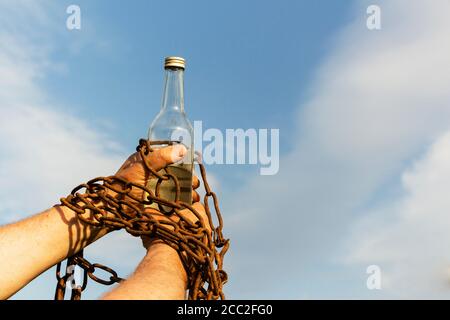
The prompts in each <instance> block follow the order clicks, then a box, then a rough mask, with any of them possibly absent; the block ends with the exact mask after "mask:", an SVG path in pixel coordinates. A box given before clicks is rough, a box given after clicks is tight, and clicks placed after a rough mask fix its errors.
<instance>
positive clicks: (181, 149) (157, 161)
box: [148, 144, 187, 171]
mask: <svg viewBox="0 0 450 320" xmlns="http://www.w3.org/2000/svg"><path fill="white" fill-rule="evenodd" d="M186 153H187V149H186V147H185V146H184V145H182V144H176V145H173V146H168V147H164V148H161V149H154V151H153V152H150V153H149V154H148V160H149V163H150V165H151V166H152V168H153V169H155V170H156V171H158V170H161V169H162V168H165V167H167V166H168V165H169V164H172V163H175V162H178V161H180V160H181V159H183V157H184V156H185V155H186Z"/></svg>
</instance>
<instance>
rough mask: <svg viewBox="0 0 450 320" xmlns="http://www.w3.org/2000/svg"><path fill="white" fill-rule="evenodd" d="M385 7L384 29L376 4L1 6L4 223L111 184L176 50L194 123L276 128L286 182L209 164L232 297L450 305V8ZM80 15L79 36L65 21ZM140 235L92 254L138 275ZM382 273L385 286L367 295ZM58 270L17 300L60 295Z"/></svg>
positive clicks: (0, 215) (155, 106)
mask: <svg viewBox="0 0 450 320" xmlns="http://www.w3.org/2000/svg"><path fill="white" fill-rule="evenodd" d="M375 3H376V4H378V5H379V6H380V8H381V12H382V29H381V30H378V31H369V30H368V29H367V27H366V18H367V14H366V8H367V7H368V5H370V4H372V2H370V1H358V2H356V1H325V0H320V1H288V0H284V1H277V2H275V1H258V2H256V1H246V2H242V1H220V2H219V1H195V2H186V1H171V2H170V3H168V2H167V1H138V0H134V1H129V2H127V3H126V4H125V3H124V2H123V1H118V0H116V1H104V0H96V1H76V2H74V1H57V2H52V1H45V0H42V1H37V2H33V3H31V2H27V1H17V3H15V4H12V3H7V2H6V1H5V2H3V1H2V2H0V9H1V10H0V27H1V29H2V31H1V32H0V42H2V43H3V44H2V45H0V87H1V88H3V89H1V90H0V108H1V109H2V114H3V117H2V121H1V122H0V128H1V129H0V177H1V178H2V180H3V181H10V180H14V181H15V182H14V183H13V184H12V185H11V184H6V183H3V184H1V185H0V189H1V191H0V202H1V203H2V205H0V222H2V223H6V222H11V221H14V220H16V219H18V218H22V217H25V216H27V215H29V214H32V213H35V212H38V211H39V210H42V209H45V208H46V207H48V206H49V205H52V204H53V203H55V202H56V201H57V199H58V198H59V196H61V195H64V194H66V193H67V192H68V191H69V190H70V188H71V187H72V186H74V185H77V184H78V183H80V182H82V181H84V180H86V179H88V178H90V177H93V176H98V175H101V174H112V173H113V171H114V170H115V168H117V166H118V165H120V163H121V161H122V160H123V159H124V158H125V156H126V155H127V154H128V153H130V152H132V151H133V150H134V148H135V145H136V143H137V140H138V138H140V137H142V136H145V135H146V133H147V130H148V126H149V123H150V122H151V120H152V119H153V117H154V116H155V115H156V113H157V112H158V110H159V107H160V101H161V94H162V84H163V83H162V81H163V70H162V61H163V58H164V57H165V56H168V55H180V56H183V57H185V58H186V60H187V70H186V80H185V81H186V82H185V90H186V103H185V104H186V111H187V113H188V115H189V118H190V119H191V120H202V121H203V126H204V128H218V129H220V130H225V129H226V128H244V129H247V128H255V129H259V128H277V129H280V151H281V153H280V156H281V158H280V171H279V173H278V174H277V175H275V176H259V175H258V172H259V167H257V166H249V165H241V166H239V165H214V166H209V168H208V169H209V172H210V173H211V175H212V178H213V182H214V183H213V184H214V185H215V187H216V189H217V190H218V191H219V194H220V195H221V203H222V208H223V211H224V215H225V221H226V223H227V226H226V228H227V229H226V231H227V232H228V235H229V236H230V237H231V239H232V249H231V251H230V255H229V257H228V260H227V262H226V263H227V264H228V268H229V274H230V283H229V284H228V285H227V288H226V293H227V294H228V296H229V297H231V298H291V299H295V298H380V297H384V298H398V297H407V298H409V297H421V296H423V295H426V296H427V297H429V296H433V297H439V298H441V297H444V298H445V297H450V294H449V291H448V288H447V287H446V285H445V283H446V281H448V280H446V279H447V278H448V275H447V273H446V272H447V271H446V270H447V268H448V263H450V261H449V260H450V256H449V255H448V253H445V248H446V247H445V245H447V244H448V245H450V238H449V237H448V236H446V229H445V228H444V227H445V226H450V221H449V219H448V218H446V217H445V215H443V214H442V213H443V212H446V210H447V209H449V210H450V204H449V203H447V202H448V201H446V195H445V192H444V190H445V189H446V186H449V181H450V179H446V178H448V177H449V170H448V165H446V163H450V161H446V160H448V158H450V155H448V154H447V153H446V152H445V150H446V148H447V147H448V144H450V141H448V140H449V138H448V133H447V131H448V130H449V129H450V126H449V124H448V123H449V120H450V108H449V102H450V96H449V94H448V93H447V91H448V85H449V84H450V80H449V76H448V74H449V73H448V70H450V65H449V59H448V56H449V55H448V53H450V43H449V40H448V37H447V34H448V30H449V29H450V25H449V23H448V22H447V19H446V17H445V15H444V14H443V12H446V9H448V3H447V2H445V1H435V2H433V4H430V3H429V5H425V4H424V2H420V1H410V2H407V1H403V0H396V1H375ZM70 4H77V5H79V6H80V8H81V30H73V31H69V30H67V29H66V27H65V23H66V18H67V16H68V15H67V14H66V8H67V7H68V6H69V5H70ZM30 136H31V137H32V140H33V143H32V145H29V144H28V143H27V142H28V141H29V140H28V139H27V138H28V137H30ZM68 144H71V146H72V148H71V150H67V149H66V148H67V147H66V146H67V145H68ZM62 151H63V152H62ZM30 157H32V158H33V159H34V161H33V163H32V164H29V163H27V162H25V160H24V159H28V158H30ZM88 164H89V165H88ZM68 169H70V173H69V174H68V173H67V170H68ZM24 183H27V184H28V185H30V188H29V189H30V190H32V191H27V192H26V193H25V194H21V195H15V196H14V197H11V194H10V193H11V192H15V191H20V190H21V187H22V186H23V184H24ZM16 194H20V193H19V192H16ZM23 197H26V198H27V199H31V200H32V201H24V200H23ZM130 238H131V237H130V236H127V235H125V234H120V233H118V234H117V235H113V236H111V237H108V238H107V239H102V241H101V242H99V243H98V244H95V245H94V246H93V248H92V249H89V250H87V254H88V258H89V259H91V260H95V261H98V262H100V263H103V262H106V263H108V264H109V265H111V266H112V267H115V268H116V269H118V270H119V271H120V273H121V274H127V273H129V272H131V271H132V269H133V266H134V265H135V264H136V263H137V262H138V261H139V258H140V257H141V256H142V254H143V251H142V249H141V248H140V244H139V242H138V241H137V240H136V239H130ZM436 242H438V243H439V245H436ZM116 248H117V252H120V254H117V253H116ZM412 248H415V249H414V250H413V249H412ZM447 251H448V250H447ZM123 257H126V259H123ZM372 264H375V265H379V266H380V268H381V270H382V274H383V281H382V283H383V289H382V290H368V289H367V288H366V279H367V276H368V275H367V274H366V268H367V266H369V265H372ZM52 273H53V270H51V271H50V272H49V273H46V274H44V275H43V276H42V277H40V278H38V279H37V280H36V281H35V282H34V283H32V284H31V285H30V286H29V287H27V288H25V289H24V290H23V291H22V292H20V293H19V294H18V295H17V296H16V298H51V297H52V294H53V291H52V290H53V285H54V282H53V275H52ZM411 279H415V281H416V286H415V287H414V288H412V287H411V281H412V280H411ZM102 290H104V288H102V287H100V286H96V285H94V284H93V283H92V282H91V285H90V287H88V289H87V292H86V295H85V297H86V298H91V299H93V298H96V297H98V296H99V295H100V294H101V292H102Z"/></svg>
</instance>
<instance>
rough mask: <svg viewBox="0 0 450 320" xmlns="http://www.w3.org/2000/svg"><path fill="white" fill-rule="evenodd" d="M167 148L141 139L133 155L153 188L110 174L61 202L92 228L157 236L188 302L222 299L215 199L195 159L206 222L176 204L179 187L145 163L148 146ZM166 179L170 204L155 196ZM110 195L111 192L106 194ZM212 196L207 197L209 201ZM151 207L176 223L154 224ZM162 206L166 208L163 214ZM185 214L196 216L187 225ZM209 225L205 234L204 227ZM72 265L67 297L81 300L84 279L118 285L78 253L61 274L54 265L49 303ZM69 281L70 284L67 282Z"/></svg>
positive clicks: (60, 292)
mask: <svg viewBox="0 0 450 320" xmlns="http://www.w3.org/2000/svg"><path fill="white" fill-rule="evenodd" d="M162 143H166V144H171V143H170V142H167V141H148V140H145V139H141V140H140V141H139V146H138V147H137V151H138V152H139V154H140V157H141V158H142V160H143V162H144V165H145V168H146V169H147V170H148V171H149V172H150V174H151V175H152V176H153V177H154V178H155V179H158V181H157V183H156V186H157V187H156V190H154V191H152V190H150V189H149V188H147V187H146V186H143V185H139V184H136V183H133V182H130V181H127V180H124V179H122V178H119V177H116V176H109V177H98V178H95V179H92V180H90V181H88V182H87V183H85V184H81V185H79V186H77V187H76V188H75V189H73V190H72V192H71V194H70V195H69V196H67V197H66V198H62V199H61V204H62V205H64V206H66V207H68V208H70V209H72V210H73V211H74V212H75V213H76V214H77V216H78V218H79V219H80V220H81V221H83V222H84V223H87V224H89V225H92V226H97V227H102V228H109V229H111V230H118V229H125V230H126V231H127V232H128V233H130V234H131V235H133V236H142V235H148V236H151V237H152V238H157V239H159V240H161V241H163V242H164V243H166V244H167V245H169V246H171V247H172V248H174V249H175V250H177V252H178V254H179V256H180V258H181V261H182V263H183V265H184V267H185V269H186V273H187V275H188V283H187V287H188V298H189V299H192V300H205V299H206V300H216V299H224V298H225V296H224V294H223V290H222V288H223V285H224V284H225V283H226V281H227V274H226V272H225V271H224V270H223V258H224V255H225V253H226V252H227V250H228V247H229V240H228V239H225V238H224V236H223V234H222V229H223V220H222V215H221V213H220V209H219V203H218V199H217V195H216V194H215V193H214V192H213V191H211V188H210V186H209V184H208V181H207V178H206V171H205V167H204V165H203V164H202V163H201V160H200V161H199V160H197V163H198V165H199V168H200V173H201V177H202V180H203V185H204V188H205V191H206V192H205V196H204V199H203V201H204V207H205V211H206V215H207V218H208V221H203V218H202V217H201V216H200V214H199V213H198V212H197V211H196V210H195V209H194V207H193V206H192V205H190V204H188V203H185V202H182V201H180V200H179V183H178V180H177V178H176V177H175V176H174V175H171V174H169V173H163V174H160V173H158V172H156V171H155V170H154V169H153V168H152V167H151V164H150V163H148V160H147V156H148V154H149V153H150V152H153V149H152V147H151V145H154V144H162ZM168 179H171V180H172V181H173V182H174V184H175V187H176V189H177V194H176V197H175V201H170V200H168V199H165V198H163V197H161V196H160V195H159V188H158V186H159V185H160V184H161V182H162V181H164V180H168ZM136 189H139V190H141V191H142V192H143V194H144V195H145V196H144V197H142V198H138V197H136V196H135V195H134V194H132V191H133V190H136ZM111 192H112V193H113V194H114V196H113V195H111ZM211 198H212V199H211ZM211 200H212V203H213V208H214V210H213V211H214V214H215V218H216V219H217V223H218V225H217V226H216V227H214V224H213V222H214V221H213V216H212V213H211V205H210V203H209V202H210V201H211ZM153 203H156V204H158V206H159V208H160V209H161V206H164V208H165V209H164V210H161V211H162V212H163V213H164V214H165V215H168V216H169V217H171V216H173V215H176V216H177V218H179V219H177V221H178V222H176V223H175V222H174V221H173V220H172V219H167V220H164V221H161V220H158V219H156V218H155V217H154V215H153V214H152V213H151V212H148V211H147V212H146V211H145V210H144V208H145V207H146V206H149V205H151V204H153ZM167 208H169V209H170V210H168V211H167ZM185 209H187V210H189V211H190V212H191V213H192V214H193V215H195V216H196V217H197V219H198V220H197V221H196V222H195V223H192V222H191V221H189V220H187V219H186V218H185V216H184V215H183V214H180V211H181V210H185ZM208 224H209V226H210V227H211V230H212V231H209V228H208V227H207V225H208ZM75 265H78V266H79V267H81V269H82V270H83V284H82V285H81V286H79V287H77V288H74V289H72V295H71V299H74V300H78V299H80V298H81V292H82V291H83V290H84V289H85V288H86V285H87V281H88V277H89V278H90V279H92V280H94V281H96V282H99V283H102V284H105V285H111V284H113V283H117V282H120V281H122V280H123V279H121V278H120V277H118V276H117V273H116V272H115V271H114V270H112V269H110V268H108V267H106V266H104V265H101V264H91V263H89V262H88V261H87V260H86V259H85V258H83V254H82V251H81V252H78V253H77V254H75V255H73V256H72V257H69V258H68V259H67V268H66V269H67V271H66V274H65V275H64V276H62V275H61V263H59V264H58V265H57V270H56V276H57V280H58V282H57V287H56V293H55V299H64V293H65V289H66V285H67V282H68V281H69V280H70V279H71V278H72V277H71V276H72V275H73V266H75ZM96 269H102V270H103V271H105V272H108V273H109V274H110V278H109V279H107V280H105V279H100V278H99V277H97V276H95V275H94V273H95V270H96ZM72 282H73V280H72Z"/></svg>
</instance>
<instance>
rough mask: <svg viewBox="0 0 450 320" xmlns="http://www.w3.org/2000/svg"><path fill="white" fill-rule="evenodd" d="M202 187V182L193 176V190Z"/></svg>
mask: <svg viewBox="0 0 450 320" xmlns="http://www.w3.org/2000/svg"><path fill="white" fill-rule="evenodd" d="M199 186H200V180H199V179H198V178H197V176H196V175H193V176H192V188H193V189H197V188H198V187H199Z"/></svg>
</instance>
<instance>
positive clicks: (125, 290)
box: [103, 243, 187, 300]
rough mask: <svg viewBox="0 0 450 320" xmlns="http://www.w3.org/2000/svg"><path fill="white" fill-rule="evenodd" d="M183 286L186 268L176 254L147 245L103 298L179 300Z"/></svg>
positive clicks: (182, 294) (157, 244)
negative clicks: (131, 268)
mask: <svg viewBox="0 0 450 320" xmlns="http://www.w3.org/2000/svg"><path fill="white" fill-rule="evenodd" d="M186 285H187V276H186V271H185V270H184V267H183V264H182V263H181V259H180V257H179V256H178V253H177V252H176V251H175V250H174V249H173V248H171V247H170V246H168V245H166V244H163V243H156V244H153V245H151V246H150V247H149V249H148V252H147V255H146V256H145V257H144V259H143V260H142V262H141V263H140V264H139V266H138V267H137V268H136V271H135V272H134V273H133V274H132V275H131V276H130V277H129V278H128V279H127V280H126V281H125V282H123V283H121V284H120V285H119V286H118V287H116V288H114V289H113V290H112V291H111V292H109V293H107V294H106V295H105V296H104V297H103V299H106V300H123V299H127V300H132V299H134V300H181V299H185V297H186Z"/></svg>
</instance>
